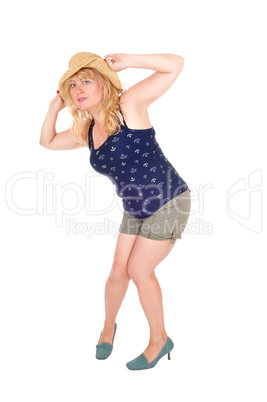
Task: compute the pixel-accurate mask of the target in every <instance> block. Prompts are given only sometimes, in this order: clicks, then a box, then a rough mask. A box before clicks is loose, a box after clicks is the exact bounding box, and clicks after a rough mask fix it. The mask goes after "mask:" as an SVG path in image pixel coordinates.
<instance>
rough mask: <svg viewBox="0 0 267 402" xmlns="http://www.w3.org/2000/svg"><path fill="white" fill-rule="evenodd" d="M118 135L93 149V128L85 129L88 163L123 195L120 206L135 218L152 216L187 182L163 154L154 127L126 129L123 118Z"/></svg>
mask: <svg viewBox="0 0 267 402" xmlns="http://www.w3.org/2000/svg"><path fill="white" fill-rule="evenodd" d="M123 123H124V124H121V129H120V132H119V133H118V134H115V135H114V134H113V135H110V136H109V137H108V138H107V140H106V141H105V142H104V143H103V144H102V145H100V147H98V148H96V149H95V148H94V144H93V138H92V130H93V126H94V121H93V122H92V123H91V125H90V128H89V132H88V143H89V149H90V151H91V152H90V158H89V161H90V164H91V166H92V167H93V169H94V170H96V171H97V172H98V173H100V174H102V175H104V176H107V177H108V178H109V179H110V180H111V181H112V183H113V184H114V185H115V187H116V193H117V195H118V196H119V197H121V198H122V203H123V208H124V210H125V211H126V212H128V214H130V215H132V216H133V217H135V218H137V219H144V218H147V217H149V216H151V215H153V214H154V213H155V212H156V211H157V210H158V209H159V208H160V207H162V206H163V205H164V204H166V202H168V201H170V200H171V199H173V198H174V197H176V196H177V195H179V194H181V193H183V192H184V191H186V190H187V189H188V186H187V184H186V182H185V181H184V180H183V179H182V177H181V176H180V175H179V174H178V172H177V171H176V170H175V168H174V167H173V165H172V164H171V163H170V162H169V161H168V159H167V158H166V157H165V155H164V153H163V151H162V149H161V148H160V146H159V144H158V142H157V140H156V138H155V136H156V132H155V130H154V127H151V128H148V129H131V128H128V127H127V125H126V123H125V121H124V119H123Z"/></svg>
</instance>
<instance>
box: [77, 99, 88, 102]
mask: <svg viewBox="0 0 267 402" xmlns="http://www.w3.org/2000/svg"><path fill="white" fill-rule="evenodd" d="M85 99H87V98H78V102H83V101H85Z"/></svg>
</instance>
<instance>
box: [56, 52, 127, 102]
mask: <svg viewBox="0 0 267 402" xmlns="http://www.w3.org/2000/svg"><path fill="white" fill-rule="evenodd" d="M84 67H93V68H95V69H96V70H98V71H99V72H100V73H102V74H103V75H105V76H106V77H107V78H108V79H109V80H110V81H111V83H112V84H113V85H114V86H115V87H116V88H118V89H120V90H122V86H121V82H120V79H119V77H118V74H117V73H116V72H115V71H114V70H112V68H111V67H110V66H109V65H108V63H107V62H106V61H105V60H104V59H102V58H101V57H100V56H98V55H97V54H94V53H89V52H80V53H76V54H75V55H74V56H72V58H71V59H70V61H69V69H68V70H67V71H66V72H65V74H64V75H63V76H62V77H61V79H60V81H59V83H58V89H59V93H60V96H61V97H62V99H64V100H65V101H66V100H67V90H66V88H63V84H64V82H65V81H66V80H67V79H68V78H70V77H71V76H72V75H74V74H76V73H77V72H78V71H79V70H80V69H81V68H84Z"/></svg>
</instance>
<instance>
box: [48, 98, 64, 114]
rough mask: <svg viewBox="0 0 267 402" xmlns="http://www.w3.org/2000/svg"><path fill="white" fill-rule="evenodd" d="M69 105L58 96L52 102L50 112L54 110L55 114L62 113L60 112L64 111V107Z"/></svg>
mask: <svg viewBox="0 0 267 402" xmlns="http://www.w3.org/2000/svg"><path fill="white" fill-rule="evenodd" d="M66 106H67V104H66V102H65V101H64V100H63V99H62V98H61V96H60V95H59V94H57V95H56V96H55V97H54V99H53V100H52V101H51V102H50V105H49V108H50V110H52V111H53V112H56V113H58V112H60V110H62V109H64V107H66Z"/></svg>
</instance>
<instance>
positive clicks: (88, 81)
mask: <svg viewBox="0 0 267 402" xmlns="http://www.w3.org/2000/svg"><path fill="white" fill-rule="evenodd" d="M91 82H92V81H90V80H85V81H83V84H85V85H86V84H90V83H91Z"/></svg>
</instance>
